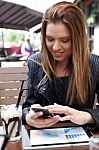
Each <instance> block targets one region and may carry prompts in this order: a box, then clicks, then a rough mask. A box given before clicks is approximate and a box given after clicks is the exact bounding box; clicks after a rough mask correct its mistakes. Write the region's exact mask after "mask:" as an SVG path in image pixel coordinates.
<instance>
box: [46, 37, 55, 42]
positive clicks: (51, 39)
mask: <svg viewBox="0 0 99 150" xmlns="http://www.w3.org/2000/svg"><path fill="white" fill-rule="evenodd" d="M46 40H47V41H49V42H52V41H53V40H54V39H53V38H52V37H46Z"/></svg>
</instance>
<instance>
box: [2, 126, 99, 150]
mask: <svg viewBox="0 0 99 150" xmlns="http://www.w3.org/2000/svg"><path fill="white" fill-rule="evenodd" d="M66 126H67V123H60V124H58V126H57V127H66ZM68 126H73V125H72V124H70V125H69V124H68ZM29 130H30V128H29V127H28V126H23V127H22V139H21V140H20V141H19V144H18V143H15V144H16V145H17V146H16V147H17V149H15V148H13V147H14V144H12V145H11V150H23V149H24V150H89V145H80V146H77V145H75V146H74V145H73V146H66V145H64V144H62V145H56V146H55V145H54V146H38V147H31V146H30V140H29V135H28V132H27V131H29ZM1 133H3V128H2V126H1V127H0V134H1ZM93 135H99V130H94V131H93ZM0 143H1V137H0ZM20 145H23V149H20ZM9 150H10V149H9Z"/></svg>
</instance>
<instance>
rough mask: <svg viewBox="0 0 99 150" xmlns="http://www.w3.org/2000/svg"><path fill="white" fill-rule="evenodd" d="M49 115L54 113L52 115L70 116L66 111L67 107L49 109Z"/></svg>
mask: <svg viewBox="0 0 99 150" xmlns="http://www.w3.org/2000/svg"><path fill="white" fill-rule="evenodd" d="M49 112H50V113H54V114H66V115H68V114H70V112H69V110H68V109H67V107H55V108H50V109H49Z"/></svg>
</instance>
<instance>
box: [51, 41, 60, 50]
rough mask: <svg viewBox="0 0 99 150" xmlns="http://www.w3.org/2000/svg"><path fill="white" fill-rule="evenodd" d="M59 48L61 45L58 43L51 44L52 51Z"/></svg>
mask: <svg viewBox="0 0 99 150" xmlns="http://www.w3.org/2000/svg"><path fill="white" fill-rule="evenodd" d="M60 48H61V44H60V42H59V41H55V42H54V44H53V51H57V50H59V49H60Z"/></svg>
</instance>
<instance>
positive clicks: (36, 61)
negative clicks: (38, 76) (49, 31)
mask: <svg viewBox="0 0 99 150" xmlns="http://www.w3.org/2000/svg"><path fill="white" fill-rule="evenodd" d="M27 63H28V67H31V68H33V69H34V70H35V69H38V68H41V54H40V52H38V53H36V54H32V55H31V56H30V57H29V58H28V60H27Z"/></svg>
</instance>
